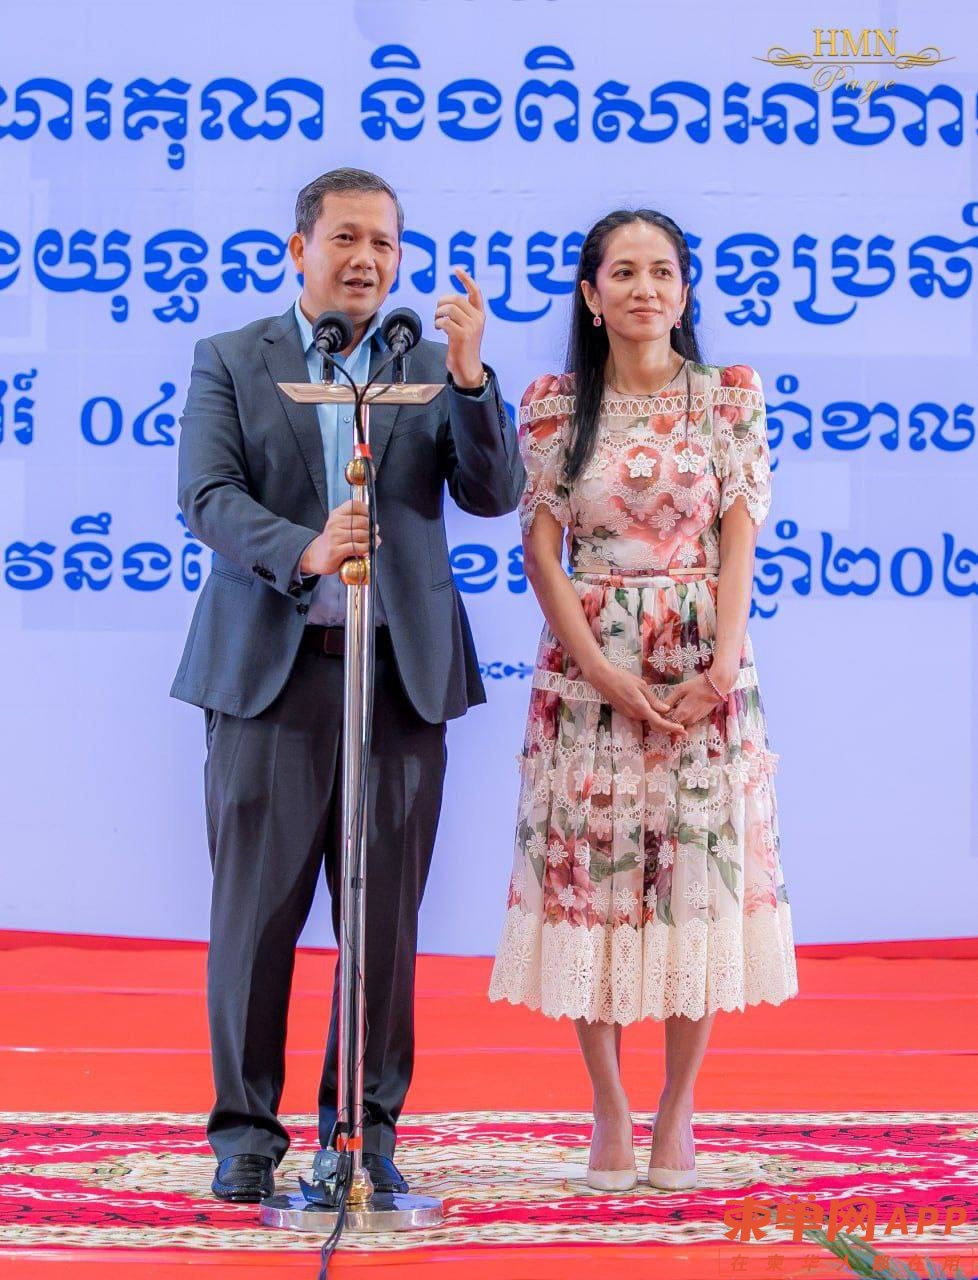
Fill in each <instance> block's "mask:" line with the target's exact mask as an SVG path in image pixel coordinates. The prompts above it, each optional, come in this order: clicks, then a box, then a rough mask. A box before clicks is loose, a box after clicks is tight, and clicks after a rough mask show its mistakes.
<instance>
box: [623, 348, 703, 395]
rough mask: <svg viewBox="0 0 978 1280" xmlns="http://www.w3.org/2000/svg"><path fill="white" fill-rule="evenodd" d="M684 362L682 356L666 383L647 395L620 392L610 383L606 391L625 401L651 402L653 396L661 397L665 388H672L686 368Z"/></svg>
mask: <svg viewBox="0 0 978 1280" xmlns="http://www.w3.org/2000/svg"><path fill="white" fill-rule="evenodd" d="M686 360H687V358H686V356H683V359H682V363H681V364H680V366H679V368H678V369H677V370H676V372H675V373H674V374H673V375H672V377H671V378H670V379H669V381H668V382H664V383H663V384H662V386H661V387H660V388H659V390H658V391H651V392H647V393H646V392H642V393H638V392H635V391H621V390H620V389H619V388H618V387H615V386H612V384H611V383H610V382H609V383H607V387H608V390H609V391H613V392H614V393H615V395H616V396H624V397H625V399H627V400H652V399H654V397H655V396H659V395H661V394H662V393H663V391H665V389H666V387H669V386H672V384H673V383H674V382H675V381H676V379H677V378H678V377H679V375H680V374H681V373H682V371H683V370H684V369H685V368H686Z"/></svg>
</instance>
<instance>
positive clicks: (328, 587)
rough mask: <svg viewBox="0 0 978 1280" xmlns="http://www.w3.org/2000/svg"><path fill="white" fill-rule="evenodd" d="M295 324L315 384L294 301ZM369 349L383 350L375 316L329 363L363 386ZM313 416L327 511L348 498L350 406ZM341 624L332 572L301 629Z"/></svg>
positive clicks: (381, 622) (383, 621)
mask: <svg viewBox="0 0 978 1280" xmlns="http://www.w3.org/2000/svg"><path fill="white" fill-rule="evenodd" d="M295 320H296V324H297V325H298V326H299V338H300V341H301V342H302V350H303V351H304V352H305V356H306V368H307V369H308V370H309V381H310V382H320V381H321V380H322V357H321V356H320V354H319V352H318V351H317V350H316V347H315V345H314V343H313V340H312V322H311V321H310V320H307V319H306V316H305V313H304V312H303V310H302V307H301V306H300V305H299V299H298V298H296V302H295ZM375 349H376V350H383V349H384V345H383V339H382V338H381V336H380V317H379V316H374V318H373V319H372V320H371V322H370V324H369V325H368V326H367V332H366V333H365V334H364V335H363V337H362V338H361V339H360V342H359V343H358V344H357V346H355V347H354V348H353V350H352V351H351V352H350V354H349V355H348V356H335V357H334V358H335V359H336V361H337V362H338V363H339V364H341V365H342V366H343V367H344V369H346V371H347V373H348V374H349V375H350V377H351V378H352V379H353V381H354V382H356V383H358V384H361V383H364V382H366V381H367V378H368V377H369V375H370V356H371V353H372V352H373V351H374V350H375ZM337 381H338V382H341V381H343V379H342V378H338V379H337ZM316 414H317V416H318V418H319V434H320V435H321V436H322V440H323V462H324V464H325V468H326V498H327V501H328V503H329V509H330V511H331V512H332V511H335V510H336V508H337V507H339V506H341V505H342V504H343V503H344V502H346V501H348V500H349V499H350V498H351V497H352V496H353V493H352V490H351V489H350V486H349V485H348V484H347V482H346V476H345V475H344V471H345V469H346V464H347V463H348V462H349V461H350V459H351V458H352V457H353V405H352V404H317V405H316ZM376 600H377V610H376V614H375V618H374V620H375V622H376V623H377V625H378V626H386V625H387V618H386V616H385V614H384V605H383V602H382V601H381V598H380V595H379V593H378V595H377V597H376ZM345 622H346V587H344V585H343V583H342V582H340V576H339V574H338V573H330V574H323V576H322V577H321V578H320V579H319V581H318V582H317V583H316V586H315V588H314V590H313V593H312V596H311V597H310V600H309V612H308V613H307V614H306V625H307V626H308V624H309V623H315V624H317V625H318V626H326V627H335V626H340V627H341V626H343V624H344V623H345Z"/></svg>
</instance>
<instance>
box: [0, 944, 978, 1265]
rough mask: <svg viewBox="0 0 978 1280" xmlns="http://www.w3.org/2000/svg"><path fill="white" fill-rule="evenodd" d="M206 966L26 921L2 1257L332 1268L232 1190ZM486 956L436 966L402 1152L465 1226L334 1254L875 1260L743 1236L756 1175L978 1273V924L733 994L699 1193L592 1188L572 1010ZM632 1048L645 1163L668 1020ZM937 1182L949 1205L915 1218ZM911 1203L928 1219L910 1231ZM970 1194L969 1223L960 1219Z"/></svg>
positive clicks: (16, 978)
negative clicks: (859, 1206) (744, 996)
mask: <svg viewBox="0 0 978 1280" xmlns="http://www.w3.org/2000/svg"><path fill="white" fill-rule="evenodd" d="M333 960H334V957H333V955H332V954H331V953H328V952H304V953H301V954H300V956H299V959H298V963H297V968H296V983H295V992H294V998H293V1006H292V1015H291V1020H290V1030H289V1047H288V1078H287V1083H286V1089H285V1096H284V1098H283V1112H285V1113H288V1114H290V1115H292V1116H294V1120H292V1121H290V1127H292V1131H293V1133H294V1139H295V1140H294V1145H293V1149H292V1151H291V1152H290V1155H289V1157H288V1163H287V1165H284V1166H283V1170H282V1171H281V1172H283V1173H285V1174H286V1175H288V1173H289V1171H291V1173H293V1174H294V1173H295V1172H297V1171H301V1170H302V1169H303V1165H304V1163H305V1162H306V1161H307V1160H308V1153H309V1151H310V1150H312V1149H313V1147H314V1144H315V1133H314V1129H313V1127H312V1124H311V1118H310V1116H309V1114H308V1113H309V1111H310V1110H311V1109H312V1103H313V1100H314V1098H315V1093H316V1087H317V1083H318V1077H319V1070H320V1065H321V1048H320V1046H321V1045H322V1042H323V1037H324V1034H325V1027H326V1020H327V1012H328V1010H327V991H328V990H329V987H330V983H331V976H332V967H333ZM204 961H205V953H204V949H203V948H202V947H200V946H198V945H194V944H181V943H165V942H140V941H132V940H120V939H100V938H73V937H64V936H56V935H41V934H27V933H20V934H16V933H7V934H0V1026H2V1028H3V1031H2V1033H0V1038H2V1041H3V1043H2V1045H0V1080H2V1081H3V1088H2V1096H0V1107H2V1109H3V1112H4V1115H3V1116H2V1117H0V1124H2V1126H3V1132H4V1141H3V1144H2V1147H3V1154H2V1162H0V1275H2V1276H3V1277H4V1280H16V1278H18V1277H21V1276H31V1277H44V1278H45V1280H55V1277H58V1276H60V1274H61V1273H62V1272H63V1273H64V1274H65V1275H68V1274H69V1273H70V1274H71V1275H72V1276H73V1277H75V1280H88V1277H94V1276H95V1275H98V1276H100V1277H105V1276H109V1277H113V1276H119V1277H128V1276H129V1275H137V1274H138V1275H139V1276H140V1277H144V1276H145V1277H153V1280H161V1278H162V1277H171V1276H176V1275H177V1274H185V1273H186V1267H187V1266H189V1265H196V1266H200V1267H203V1268H204V1271H203V1275H204V1276H205V1277H206V1280H223V1277H225V1276H228V1277H230V1276H232V1275H233V1276H249V1275H250V1276H259V1275H264V1274H270V1273H271V1272H272V1271H273V1270H274V1273H275V1274H276V1275H283V1276H285V1275H295V1276H309V1277H315V1275H316V1274H317V1270H318V1266H317V1262H318V1257H317V1246H316V1242H315V1240H314V1239H310V1238H308V1237H304V1236H302V1235H299V1234H298V1233H282V1232H275V1233H272V1232H267V1231H264V1230H262V1229H260V1228H259V1227H258V1225H257V1214H256V1210H255V1209H254V1208H251V1207H247V1206H226V1205H220V1204H218V1203H217V1202H215V1201H214V1200H213V1199H211V1198H210V1196H209V1194H208V1184H209V1180H210V1176H211V1172H212V1160H211V1158H210V1153H209V1149H208V1148H207V1146H206V1143H205V1142H204V1140H203V1134H202V1129H201V1125H202V1112H203V1111H205V1110H206V1108H207V1106H208V1105H209V1102H210V1069H209V1059H208V1053H207V1027H206V1015H205V1007H204V996H203V983H204ZM488 971H489V962H488V961H487V960H484V959H460V958H457V957H423V958H422V959H421V962H420V966H419V981H418V1045H419V1050H418V1059H417V1071H416V1076H415V1081H414V1084H413V1086H412V1090H411V1094H410V1096H409V1099H408V1112H409V1114H408V1115H406V1116H405V1119H404V1123H403V1125H402V1141H401V1146H400V1147H399V1158H400V1160H401V1162H402V1164H403V1166H404V1167H405V1169H406V1170H407V1171H408V1172H409V1174H411V1175H412V1180H413V1182H414V1183H415V1186H416V1189H417V1190H419V1191H427V1190H431V1191H433V1192H436V1193H438V1194H441V1195H443V1196H444V1197H445V1199H446V1210H447V1213H446V1222H445V1225H444V1226H443V1227H442V1228H439V1229H438V1230H437V1231H436V1232H425V1233H422V1234H421V1235H420V1236H411V1237H410V1239H407V1238H405V1237H404V1236H401V1237H400V1238H398V1239H396V1240H390V1241H387V1242H385V1243H386V1244H387V1245H388V1246H389V1249H385V1250H384V1251H382V1252H378V1251H377V1250H376V1249H370V1248H365V1241H364V1240H363V1239H362V1238H358V1239H354V1238H352V1237H351V1238H349V1239H348V1240H347V1241H345V1242H344V1244H343V1245H342V1246H341V1249H340V1251H339V1252H338V1253H337V1255H336V1257H335V1260H334V1264H333V1265H332V1266H331V1270H330V1274H331V1275H334V1274H335V1275H337V1276H340V1277H342V1276H343V1275H351V1276H353V1275H355V1274H361V1273H362V1274H364V1275H366V1270H367V1269H368V1268H369V1271H370V1276H371V1280H372V1278H373V1277H382V1276H385V1275H390V1276H397V1277H398V1278H399V1280H414V1277H415V1276H432V1275H434V1276H437V1277H445V1278H446V1280H449V1278H450V1277H454V1276H455V1275H458V1276H463V1275H464V1276H465V1278H466V1280H482V1277H489V1276H492V1277H506V1278H507V1280H515V1278H516V1277H523V1276H527V1277H530V1276H532V1277H533V1280H547V1278H548V1277H551V1276H554V1277H556V1276H560V1277H564V1276H569V1275H571V1274H578V1273H579V1274H582V1275H583V1274H585V1273H586V1274H588V1275H590V1276H597V1277H600V1276H604V1275H610V1274H611V1273H612V1271H613V1272H614V1273H615V1274H617V1275H623V1274H624V1275H628V1276H633V1275H634V1276H636V1277H644V1276H652V1275H655V1276H657V1277H658V1276H689V1277H695V1278H696V1280H701V1278H702V1277H708V1276H727V1275H731V1276H733V1275H738V1276H743V1277H747V1278H748V1280H752V1278H753V1277H755V1276H757V1277H761V1276H763V1275H767V1276H771V1275H780V1276H790V1275H798V1276H802V1275H804V1276H810V1277H812V1276H813V1277H818V1276H823V1275H825V1276H828V1275H835V1276H838V1275H845V1274H852V1273H851V1271H849V1270H848V1269H847V1268H846V1267H844V1266H843V1265H842V1264H840V1262H839V1260H838V1259H837V1258H835V1257H833V1256H832V1255H831V1254H830V1253H829V1252H828V1250H827V1249H825V1248H821V1247H819V1246H818V1245H817V1244H813V1243H812V1242H811V1241H810V1240H809V1239H807V1238H806V1239H804V1240H802V1241H800V1242H797V1243H795V1242H793V1241H792V1239H791V1231H790V1229H788V1228H786V1227H781V1228H775V1227H774V1226H772V1227H771V1228H770V1229H765V1230H764V1231H763V1238H762V1239H760V1240H756V1239H752V1240H751V1241H750V1242H748V1243H743V1242H739V1241H727V1240H726V1239H725V1238H724V1233H725V1232H726V1231H727V1230H728V1227H727V1226H726V1225H725V1224H724V1206H728V1205H730V1203H731V1202H740V1201H742V1200H743V1198H744V1197H745V1196H746V1195H748V1194H752V1195H754V1196H755V1197H761V1198H763V1199H765V1200H768V1201H772V1202H778V1203H785V1202H788V1200H789V1197H790V1196H792V1195H795V1196H798V1197H799V1199H800V1200H802V1201H804V1200H805V1199H806V1197H808V1196H809V1195H814V1196H815V1198H816V1201H817V1202H818V1203H819V1204H820V1205H822V1206H824V1207H825V1208H826V1209H827V1208H828V1205H829V1203H830V1201H831V1200H840V1199H842V1198H845V1197H848V1196H852V1195H857V1194H858V1195H862V1196H865V1197H870V1198H872V1199H873V1200H874V1201H875V1203H876V1206H877V1228H876V1240H875V1241H874V1245H875V1247H876V1248H877V1249H878V1250H879V1252H880V1253H881V1254H883V1255H885V1256H895V1255H898V1256H900V1257H903V1258H905V1259H907V1260H908V1261H910V1262H911V1265H913V1263H914V1259H917V1261H918V1263H919V1262H920V1261H921V1260H922V1259H923V1258H924V1257H925V1256H927V1257H930V1258H932V1259H935V1260H936V1261H938V1262H939V1264H940V1266H941V1267H942V1269H941V1270H940V1271H939V1272H938V1274H940V1275H953V1274H954V1270H953V1268H952V1269H951V1270H945V1269H944V1268H946V1267H947V1266H948V1264H950V1263H953V1262H954V1260H955V1259H958V1260H959V1261H960V1266H961V1268H962V1274H963V1275H965V1276H972V1275H974V1274H976V1273H978V1265H976V1259H978V1192H976V1183H978V1114H976V1113H974V1109H975V1107H976V1105H978V1103H976V1100H978V1087H976V1086H978V1056H976V1055H978V1018H976V1016H975V1015H976V1013H978V940H963V941H957V942H947V943H912V944H911V943H908V944H889V945H886V944H878V945H872V946H863V947H848V948H843V947H840V948H824V947H823V948H804V947H803V948H799V981H800V986H801V994H800V996H799V997H798V998H796V999H794V1000H792V1001H789V1002H788V1003H786V1004H785V1005H783V1006H780V1007H778V1008H772V1007H769V1006H760V1007H757V1008H753V1009H749V1010H747V1011H746V1012H745V1013H743V1014H721V1015H720V1016H719V1017H718V1018H717V1022H716V1027H715V1032H714V1036H713V1042H712V1046H711V1049H710V1052H709V1054H708V1055H707V1058H706V1062H705V1064H704V1067H703V1070H702V1072H701V1075H700V1083H699V1087H698V1091H697V1106H698V1112H699V1115H698V1122H697V1138H698V1165H699V1168H700V1175H701V1176H700V1183H701V1185H700V1187H699V1188H698V1189H697V1190H696V1191H695V1192H692V1193H684V1194H682V1195H665V1194H662V1193H655V1192H652V1191H651V1190H650V1189H649V1188H648V1187H647V1186H646V1187H645V1189H644V1192H643V1190H642V1188H641V1186H640V1187H638V1188H636V1190H635V1191H634V1192H632V1193H629V1194H628V1195H625V1196H612V1197H607V1196H597V1195H595V1194H594V1193H592V1192H589V1191H588V1190H587V1188H586V1187H585V1186H584V1184H583V1183H582V1181H581V1174H582V1172H583V1165H584V1163H585V1162H586V1158H587V1141H588V1125H587V1115H586V1113H587V1109H588V1106H589V1102H590V1096H589V1089H588V1085H587V1078H586V1075H585V1072H584V1069H583V1066H582V1064H581V1061H580V1058H579V1055H578V1051H577V1046H576V1039H575V1036H574V1030H573V1027H572V1026H571V1025H570V1024H569V1023H567V1022H566V1021H560V1022H553V1021H549V1020H546V1019H543V1018H541V1017H539V1016H538V1015H535V1014H533V1013H530V1012H529V1011H528V1010H525V1009H521V1008H513V1007H510V1006H506V1005H490V1004H488V1002H487V1001H486V998H485V990H486V986H487V983H488ZM624 1056H625V1064H626V1082H627V1085H628V1089H629V1095H630V1097H631V1099H632V1105H633V1108H634V1111H635V1115H636V1122H637V1126H638V1128H637V1134H636V1137H637V1144H638V1155H639V1162H640V1168H641V1166H642V1163H643V1160H647V1148H648V1126H649V1124H650V1122H651V1119H652V1116H651V1112H652V1109H653V1108H654V1105H655V1102H656V1098H657V1095H658V1091H659V1087H660V1084H661V1072H662V1028H661V1026H659V1025H657V1024H655V1023H647V1024H642V1025H641V1026H638V1027H635V1028H631V1029H629V1030H628V1031H626V1034H625V1054H624ZM922 1205H923V1206H929V1207H932V1208H934V1209H936V1211H937V1216H938V1221H937V1222H936V1223H935V1225H933V1226H929V1227H926V1228H925V1229H924V1230H923V1233H922V1234H920V1235H915V1232H914V1224H915V1219H916V1216H917V1214H918V1211H919V1209H920V1207H921V1206H922ZM900 1206H902V1207H905V1208H906V1210H907V1216H908V1223H909V1228H908V1233H907V1234H906V1235H902V1234H899V1232H896V1231H895V1232H891V1233H890V1234H887V1235H885V1236H884V1235H883V1230H884V1227H885V1226H886V1225H887V1223H888V1222H889V1221H890V1219H891V1218H892V1215H893V1212H894V1210H895V1209H896V1208H897V1207H900ZM949 1206H953V1207H956V1208H957V1209H958V1210H963V1211H964V1212H965V1213H966V1215H967V1220H966V1221H965V1222H964V1223H963V1224H960V1225H959V1224H958V1223H954V1225H953V1227H952V1228H951V1229H950V1230H945V1220H946V1210H947V1208H948V1207H949ZM894 1240H896V1241H898V1243H897V1244H894V1243H893V1241H894ZM917 1273H918V1274H926V1272H924V1271H923V1270H922V1269H919V1270H918V1272H917Z"/></svg>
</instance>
